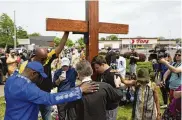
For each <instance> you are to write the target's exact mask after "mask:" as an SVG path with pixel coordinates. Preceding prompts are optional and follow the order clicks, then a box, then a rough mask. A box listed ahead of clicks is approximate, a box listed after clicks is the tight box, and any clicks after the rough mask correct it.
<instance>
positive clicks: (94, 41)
mask: <svg viewBox="0 0 182 120" xmlns="http://www.w3.org/2000/svg"><path fill="white" fill-rule="evenodd" d="M128 27H129V26H128V25H126V24H114V23H105V22H99V3H98V1H86V21H81V20H70V19H54V18H47V20H46V30H47V31H70V32H75V33H80V34H84V39H86V41H88V42H86V59H87V60H89V61H91V60H92V58H93V57H94V56H96V55H98V51H99V50H98V49H99V38H98V35H99V33H109V34H128Z"/></svg>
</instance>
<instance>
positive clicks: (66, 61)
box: [61, 57, 70, 66]
mask: <svg viewBox="0 0 182 120" xmlns="http://www.w3.org/2000/svg"><path fill="white" fill-rule="evenodd" d="M61 65H62V66H69V65H70V60H69V59H68V58H67V57H64V58H62V59H61Z"/></svg>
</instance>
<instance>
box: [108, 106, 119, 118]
mask: <svg viewBox="0 0 182 120" xmlns="http://www.w3.org/2000/svg"><path fill="white" fill-rule="evenodd" d="M117 112H118V107H117V108H115V109H114V110H107V111H106V120H116V118H117Z"/></svg>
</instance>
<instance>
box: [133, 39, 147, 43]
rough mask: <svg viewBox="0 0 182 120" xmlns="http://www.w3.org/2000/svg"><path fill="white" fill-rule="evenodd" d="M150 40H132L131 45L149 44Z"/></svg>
mask: <svg viewBox="0 0 182 120" xmlns="http://www.w3.org/2000/svg"><path fill="white" fill-rule="evenodd" d="M148 43H149V40H145V39H131V44H148Z"/></svg>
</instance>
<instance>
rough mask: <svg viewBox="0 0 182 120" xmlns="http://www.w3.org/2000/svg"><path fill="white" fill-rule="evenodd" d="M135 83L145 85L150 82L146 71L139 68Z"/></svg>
mask: <svg viewBox="0 0 182 120" xmlns="http://www.w3.org/2000/svg"><path fill="white" fill-rule="evenodd" d="M137 81H141V82H146V83H148V82H149V81H150V75H149V71H148V69H146V68H141V69H139V70H138V73H137Z"/></svg>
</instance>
